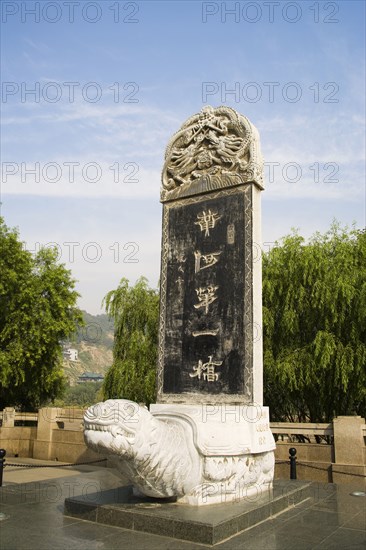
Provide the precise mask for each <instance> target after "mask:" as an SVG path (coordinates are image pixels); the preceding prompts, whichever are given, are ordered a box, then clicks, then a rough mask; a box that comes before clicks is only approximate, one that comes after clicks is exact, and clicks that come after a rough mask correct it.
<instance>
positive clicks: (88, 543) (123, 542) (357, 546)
mask: <svg viewBox="0 0 366 550" xmlns="http://www.w3.org/2000/svg"><path fill="white" fill-rule="evenodd" d="M98 484H99V485H98ZM115 484H116V479H115V476H113V475H111V474H110V473H109V472H108V471H106V470H104V471H98V472H83V473H80V472H79V475H78V476H74V477H72V478H70V479H69V480H68V479H67V478H62V479H60V480H46V481H45V482H44V483H43V482H41V484H39V483H37V484H34V483H33V484H30V485H24V484H22V485H17V486H13V487H11V486H10V485H9V486H8V487H6V488H5V490H4V489H3V490H0V493H2V499H0V500H2V502H3V504H2V505H1V506H0V511H2V512H3V513H5V514H6V515H8V516H9V518H8V519H6V520H4V521H2V522H1V524H0V529H1V535H0V549H1V550H51V549H52V550H66V549H70V550H114V549H116V550H117V549H118V550H124V549H129V550H130V549H131V550H145V549H146V550H155V549H156V550H157V549H159V550H160V549H161V550H170V549H171V550H198V549H200V548H201V549H202V548H212V546H209V545H205V544H199V543H193V542H185V541H183V540H177V539H172V538H169V537H164V536H161V535H155V534H148V533H140V532H136V531H129V530H126V529H121V528H118V527H111V526H106V525H102V524H95V523H91V522H87V521H83V520H79V519H77V518H70V517H66V516H64V515H63V503H64V498H65V497H68V496H70V488H75V487H77V488H78V491H84V490H85V488H86V489H88V488H89V489H90V490H91V492H94V490H95V487H96V486H98V487H101V488H103V490H104V489H105V488H107V489H108V488H114V486H115ZM93 487H94V488H93ZM311 489H312V490H311V493H310V494H311V498H309V499H308V500H307V501H305V502H303V503H301V504H299V505H297V506H292V507H291V508H290V509H288V510H287V511H285V512H283V513H282V514H278V515H276V516H275V517H273V518H271V519H270V520H267V521H265V522H263V523H261V524H259V525H257V526H255V527H253V528H252V529H249V530H246V531H244V532H242V533H239V534H238V535H235V536H234V537H231V538H230V539H228V540H226V541H223V542H221V543H219V544H217V545H215V546H214V548H218V549H220V550H283V549H287V548H295V549H296V550H313V549H314V550H315V549H319V550H321V549H339V550H361V549H362V550H365V548H366V526H365V521H364V520H365V518H366V499H365V498H357V497H353V496H351V495H350V492H352V489H351V488H349V487H347V486H336V485H334V484H329V485H327V484H316V483H314V484H313V485H312V487H311ZM75 494H76V493H75ZM79 494H80V493H79ZM10 495H12V498H10ZM71 496H72V495H71ZM24 499H25V501H24ZM167 519H168V518H167Z"/></svg>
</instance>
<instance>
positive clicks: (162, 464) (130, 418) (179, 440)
mask: <svg viewBox="0 0 366 550" xmlns="http://www.w3.org/2000/svg"><path fill="white" fill-rule="evenodd" d="M84 425H85V430H84V437H85V441H86V443H87V445H88V446H89V447H91V448H92V449H93V450H94V451H97V452H99V453H101V454H103V455H104V456H108V458H110V459H111V461H112V462H113V463H114V465H115V466H116V468H117V469H118V470H119V471H121V472H122V473H123V474H124V475H125V476H127V478H128V479H129V480H130V481H131V483H132V484H133V485H134V486H135V487H136V489H137V490H138V491H139V492H141V493H142V494H144V495H147V496H152V497H156V498H165V497H173V496H176V497H177V500H178V502H181V503H186V504H191V505H206V504H215V503H225V502H231V501H239V500H242V499H246V498H247V499H249V500H254V499H255V498H256V497H257V496H259V495H260V494H261V493H262V492H263V491H268V490H270V489H271V487H272V481H273V475H274V453H273V450H274V448H275V443H274V439H273V436H272V434H271V431H270V429H269V417H268V408H266V407H260V406H254V405H250V406H244V405H230V406H229V405H226V404H220V405H207V404H202V405H179V404H174V405H165V404H156V405H151V410H150V412H149V411H148V409H147V408H146V407H141V406H140V405H138V404H137V403H134V402H132V401H128V400H125V399H117V400H108V401H105V402H104V403H98V404H97V405H94V406H93V407H90V408H89V409H88V410H87V411H86V413H85V416H84Z"/></svg>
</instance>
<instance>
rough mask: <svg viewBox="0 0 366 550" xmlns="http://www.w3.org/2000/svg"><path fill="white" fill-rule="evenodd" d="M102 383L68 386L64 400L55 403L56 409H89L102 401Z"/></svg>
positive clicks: (83, 383)
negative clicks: (70, 407)
mask: <svg viewBox="0 0 366 550" xmlns="http://www.w3.org/2000/svg"><path fill="white" fill-rule="evenodd" d="M101 389H102V382H82V383H81V384H76V386H68V387H67V388H66V390H65V393H64V395H63V397H62V399H57V400H56V401H55V403H54V405H55V406H56V407H69V406H75V407H82V408H84V407H89V406H90V405H93V404H94V403H96V402H97V401H101V399H102V395H101Z"/></svg>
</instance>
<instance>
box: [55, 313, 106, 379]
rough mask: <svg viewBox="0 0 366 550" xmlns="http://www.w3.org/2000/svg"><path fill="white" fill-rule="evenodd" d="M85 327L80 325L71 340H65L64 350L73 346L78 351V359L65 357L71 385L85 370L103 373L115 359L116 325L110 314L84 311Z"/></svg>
mask: <svg viewBox="0 0 366 550" xmlns="http://www.w3.org/2000/svg"><path fill="white" fill-rule="evenodd" d="M83 317H84V321H85V326H84V327H79V329H78V330H77V332H76V333H75V334H74V335H73V336H72V337H71V338H70V340H68V341H65V342H63V348H64V350H66V349H69V348H72V349H76V350H77V351H78V360H77V361H70V360H68V359H65V358H64V362H63V365H64V370H65V374H66V376H67V378H68V379H69V382H70V384H71V385H74V384H76V382H77V379H78V378H79V376H81V375H82V374H83V373H84V372H86V371H89V372H95V373H97V374H103V375H105V373H106V372H107V370H108V369H109V367H110V366H111V365H112V361H113V353H112V350H113V340H114V336H113V335H114V325H113V321H112V320H110V319H109V317H108V315H105V314H100V315H91V314H90V313H88V312H87V311H83Z"/></svg>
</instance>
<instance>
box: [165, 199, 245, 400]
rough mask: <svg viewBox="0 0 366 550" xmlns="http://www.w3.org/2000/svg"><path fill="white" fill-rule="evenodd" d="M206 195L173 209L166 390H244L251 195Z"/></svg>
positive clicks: (169, 255) (226, 392)
mask: <svg viewBox="0 0 366 550" xmlns="http://www.w3.org/2000/svg"><path fill="white" fill-rule="evenodd" d="M206 197H207V198H205V199H204V200H200V201H195V202H188V203H187V204H185V203H184V201H180V202H179V203H178V204H177V205H172V206H169V212H168V254H167V281H166V313H165V343H164V375H163V391H164V393H174V394H180V393H185V392H189V393H196V392H199V393H204V394H229V395H230V394H240V393H243V391H244V384H245V381H244V369H243V364H244V354H245V344H246V342H245V336H244V290H245V289H244V282H245V261H244V241H245V234H244V232H245V220H244V209H245V204H244V201H245V194H244V193H243V192H241V191H238V192H236V193H232V194H231V195H229V196H228V195H225V194H222V195H221V196H219V197H217V198H210V197H209V196H207V195H206ZM165 208H166V207H165Z"/></svg>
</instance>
